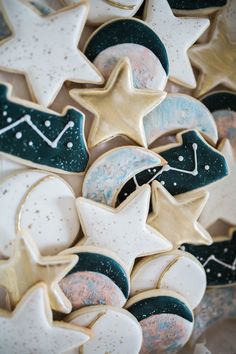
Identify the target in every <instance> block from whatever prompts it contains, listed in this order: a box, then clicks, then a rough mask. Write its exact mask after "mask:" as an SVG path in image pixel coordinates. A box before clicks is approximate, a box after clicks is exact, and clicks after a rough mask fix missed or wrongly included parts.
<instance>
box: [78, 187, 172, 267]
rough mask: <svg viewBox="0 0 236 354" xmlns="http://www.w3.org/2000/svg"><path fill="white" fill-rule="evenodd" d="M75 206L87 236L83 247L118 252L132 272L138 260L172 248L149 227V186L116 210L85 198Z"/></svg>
mask: <svg viewBox="0 0 236 354" xmlns="http://www.w3.org/2000/svg"><path fill="white" fill-rule="evenodd" d="M76 202H77V209H78V213H79V217H80V221H81V225H82V228H83V231H84V235H85V237H84V238H83V239H82V241H81V242H80V244H82V245H85V246H97V247H101V248H105V249H108V250H111V251H113V252H115V253H116V254H117V256H119V257H120V258H121V259H122V260H123V262H124V263H125V265H126V266H127V268H128V270H129V271H130V270H131V269H132V266H133V263H134V260H135V258H136V257H141V256H145V255H149V254H154V253H158V252H164V251H167V250H170V249H171V248H172V245H171V243H170V242H169V241H168V240H167V239H165V238H164V237H163V236H162V235H161V234H160V233H159V232H157V231H156V230H154V229H153V228H152V227H151V226H149V225H147V224H146V220H147V216H148V210H149V202H150V187H149V186H143V187H141V188H139V189H138V190H137V191H136V192H134V193H133V194H132V195H131V196H130V197H128V198H127V200H126V201H125V202H124V203H123V204H122V205H120V206H119V207H118V208H116V209H113V208H111V207H109V206H105V205H103V204H99V203H97V202H94V201H92V200H89V199H85V198H82V197H80V198H78V199H77V200H76Z"/></svg>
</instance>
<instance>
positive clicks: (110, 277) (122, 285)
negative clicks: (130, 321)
mask: <svg viewBox="0 0 236 354" xmlns="http://www.w3.org/2000/svg"><path fill="white" fill-rule="evenodd" d="M66 253H76V254H77V255H78V256H79V262H78V263H77V265H76V266H75V267H74V268H73V269H72V270H71V271H70V273H68V274H67V276H66V277H65V278H64V279H63V280H62V281H61V282H60V286H61V288H62V290H63V291H64V293H65V294H66V296H67V297H68V299H69V300H70V301H71V303H72V306H73V309H74V310H77V309H79V308H82V307H84V306H88V305H111V306H116V307H123V306H124V304H125V303H126V301H127V299H128V296H129V291H130V280H129V276H128V274H127V272H126V270H125V268H124V266H122V264H121V263H120V262H119V261H118V260H116V259H115V258H112V254H111V255H110V254H109V255H108V253H107V252H106V251H104V250H102V251H99V249H94V250H93V251H92V250H90V249H88V250H87V251H82V250H81V251H79V252H76V247H75V248H74V249H73V248H72V249H69V250H67V251H66Z"/></svg>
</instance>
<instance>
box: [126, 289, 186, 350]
mask: <svg viewBox="0 0 236 354" xmlns="http://www.w3.org/2000/svg"><path fill="white" fill-rule="evenodd" d="M126 308H127V310H128V311H129V312H131V313H132V315H134V316H135V317H136V318H137V320H138V321H139V323H140V325H141V327H142V331H143V344H142V349H141V351H140V353H141V354H148V353H150V354H151V353H153V348H155V352H157V353H159V352H160V353H163V352H165V353H170V352H173V351H175V350H178V349H180V348H182V347H183V346H184V344H185V343H186V342H187V341H188V339H189V337H190V335H191V333H192V330H193V313H192V310H191V309H190V307H189V306H188V305H187V303H186V302H185V300H184V299H183V298H182V297H180V296H179V295H177V294H176V293H175V292H172V291H161V290H149V291H146V292H143V293H142V294H139V295H136V296H134V297H132V298H131V299H130V300H129V301H128V302H127V304H126Z"/></svg>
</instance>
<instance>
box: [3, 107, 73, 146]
mask: <svg viewBox="0 0 236 354" xmlns="http://www.w3.org/2000/svg"><path fill="white" fill-rule="evenodd" d="M46 122H49V121H46ZM46 122H45V123H46ZM22 123H27V124H28V125H29V126H30V127H31V128H32V129H33V130H34V131H35V133H37V134H38V135H39V136H40V138H42V139H43V141H45V143H47V144H48V145H49V146H50V147H51V148H53V149H55V148H56V147H57V145H58V143H59V141H60V139H61V138H62V137H63V135H64V134H65V132H66V131H67V130H68V129H69V128H73V127H74V122H72V121H69V122H68V123H67V124H66V125H65V127H64V128H63V129H62V131H61V132H60V133H59V134H58V136H57V137H56V139H54V140H53V141H51V140H50V139H48V138H47V137H46V135H44V134H43V133H42V132H41V130H40V129H39V128H38V127H37V126H36V125H35V124H34V123H33V122H32V120H31V116H30V115H29V114H26V115H25V116H23V117H22V118H20V119H18V120H17V121H16V122H14V123H12V124H10V125H8V126H6V127H4V128H2V129H0V135H2V134H4V133H6V132H7V131H9V130H11V129H13V128H15V127H17V126H18V125H20V124H22ZM49 123H50V122H49ZM45 125H46V124H45ZM46 126H47V127H49V126H50V124H49V125H46ZM21 137H22V133H20V132H18V133H16V138H17V139H20V138H21Z"/></svg>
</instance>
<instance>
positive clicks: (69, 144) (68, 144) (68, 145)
mask: <svg viewBox="0 0 236 354" xmlns="http://www.w3.org/2000/svg"><path fill="white" fill-rule="evenodd" d="M67 147H68V149H71V148H72V147H73V143H72V142H71V141H70V142H69V143H67Z"/></svg>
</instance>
